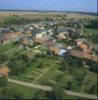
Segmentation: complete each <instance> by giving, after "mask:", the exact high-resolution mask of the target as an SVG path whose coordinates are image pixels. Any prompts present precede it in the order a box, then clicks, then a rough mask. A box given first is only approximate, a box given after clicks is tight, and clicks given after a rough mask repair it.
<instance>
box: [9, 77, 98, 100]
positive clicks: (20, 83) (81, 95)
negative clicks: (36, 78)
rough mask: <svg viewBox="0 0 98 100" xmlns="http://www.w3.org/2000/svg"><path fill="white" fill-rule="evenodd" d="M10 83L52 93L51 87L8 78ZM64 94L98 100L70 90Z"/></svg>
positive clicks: (95, 97) (92, 96) (93, 96)
mask: <svg viewBox="0 0 98 100" xmlns="http://www.w3.org/2000/svg"><path fill="white" fill-rule="evenodd" d="M8 82H11V83H16V84H19V85H23V86H27V87H30V88H36V89H40V90H44V91H52V87H50V86H45V85H44V86H43V85H37V84H33V83H27V82H23V81H19V80H14V79H10V78H8ZM64 92H65V93H66V94H68V95H72V96H77V97H83V98H88V99H93V100H97V96H96V95H90V94H84V93H79V92H74V91H68V90H65V91H64Z"/></svg>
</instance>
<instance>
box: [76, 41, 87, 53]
mask: <svg viewBox="0 0 98 100" xmlns="http://www.w3.org/2000/svg"><path fill="white" fill-rule="evenodd" d="M77 46H79V47H80V48H81V49H82V50H83V51H84V52H86V51H87V49H88V48H89V47H88V45H86V44H85V43H83V42H81V41H77Z"/></svg>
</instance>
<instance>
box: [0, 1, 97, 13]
mask: <svg viewBox="0 0 98 100" xmlns="http://www.w3.org/2000/svg"><path fill="white" fill-rule="evenodd" d="M0 9H10V10H53V11H54V10H55V11H82V12H97V0H0Z"/></svg>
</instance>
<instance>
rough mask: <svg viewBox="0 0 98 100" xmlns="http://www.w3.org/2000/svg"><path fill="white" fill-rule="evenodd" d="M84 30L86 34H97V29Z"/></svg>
mask: <svg viewBox="0 0 98 100" xmlns="http://www.w3.org/2000/svg"><path fill="white" fill-rule="evenodd" d="M85 30H86V31H87V32H88V34H90V33H92V34H98V30H97V29H89V28H86V29H85Z"/></svg>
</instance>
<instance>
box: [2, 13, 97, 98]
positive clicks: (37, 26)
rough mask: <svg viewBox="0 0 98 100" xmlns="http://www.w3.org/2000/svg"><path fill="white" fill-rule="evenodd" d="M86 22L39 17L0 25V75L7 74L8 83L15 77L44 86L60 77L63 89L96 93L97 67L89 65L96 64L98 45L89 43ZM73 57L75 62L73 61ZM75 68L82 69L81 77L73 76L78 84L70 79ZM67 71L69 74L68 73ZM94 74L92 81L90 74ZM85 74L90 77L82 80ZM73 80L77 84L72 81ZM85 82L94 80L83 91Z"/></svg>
mask: <svg viewBox="0 0 98 100" xmlns="http://www.w3.org/2000/svg"><path fill="white" fill-rule="evenodd" d="M57 16H59V15H57ZM64 17H66V16H65V15H64ZM87 22H89V19H88V18H85V20H84V19H74V18H72V19H69V20H68V19H67V20H66V19H65V18H62V19H49V18H48V21H46V20H40V21H38V22H30V23H29V24H25V25H16V24H14V25H11V26H7V27H0V77H6V78H7V80H8V82H11V83H15V80H18V81H23V82H28V83H33V84H40V85H46V86H54V85H55V84H56V83H58V84H60V81H59V80H60V79H62V80H61V81H62V83H63V86H64V89H67V90H73V91H76V92H81V93H87V94H89V95H91V94H92V95H95V93H96V87H97V85H96V84H95V83H96V79H95V76H96V75H97V72H98V68H97V69H96V68H95V69H94V70H93V71H94V72H92V71H91V70H92V69H93V67H94V66H90V65H89V64H90V63H94V64H95V65H96V66H98V45H96V44H93V43H91V42H90V41H89V39H88V38H87V34H92V33H90V32H87V31H84V30H85V23H87ZM69 26H70V27H69ZM71 26H72V27H71ZM73 26H74V27H73ZM22 59H23V61H21V60H22ZM75 59H77V61H76V62H75V61H72V60H75ZM78 60H79V61H78ZM67 62H69V65H68V64H67ZM72 62H73V63H72ZM74 64H76V66H77V68H75V67H74ZM32 66H33V67H32ZM59 66H61V67H60V68H59ZM64 66H67V67H64ZM68 66H71V68H72V69H71V68H70V67H68ZM15 67H16V69H15ZM78 67H79V68H78ZM33 69H34V71H33ZM59 69H60V70H61V71H59ZM75 69H76V70H77V71H79V70H80V71H79V72H80V73H81V72H82V74H81V75H80V76H81V77H78V73H79V72H77V73H76V76H75V77H76V81H79V82H80V83H77V82H76V81H75V80H74V79H73V78H72V77H74V75H73V74H74V73H75V71H74V70H75ZM49 71H50V72H49ZM64 71H65V72H64ZM70 71H72V75H70V74H69V73H71V72H70ZM29 72H30V73H29ZM25 73H26V74H25ZM55 75H56V76H55ZM67 75H68V76H67ZM82 75H83V77H82ZM93 75H94V80H93V78H92V79H90V77H89V76H91V77H93ZM65 76H66V77H65ZM85 76H87V77H89V78H88V79H85ZM53 77H54V78H53ZM61 77H62V78H61ZM67 77H69V79H68V78H67ZM64 80H67V81H66V82H65V81H64ZM71 80H72V81H71ZM86 80H87V81H86ZM63 81H64V82H63ZM73 81H74V82H76V84H73ZM84 81H86V82H89V81H92V82H93V81H95V83H94V84H93V83H92V82H91V83H92V85H91V88H90V87H88V88H90V90H86V89H85V88H86V87H87V85H86V82H84ZM71 82H72V83H71ZM82 82H84V83H83V84H82ZM16 83H18V82H16ZM79 84H80V85H79ZM69 85H70V86H69ZM75 85H76V88H75V87H74V86H75ZM77 85H78V86H77ZM82 85H83V86H82ZM81 87H82V89H81ZM92 88H93V89H92ZM42 90H44V89H42ZM66 94H67V92H66ZM67 95H68V94H67ZM69 95H70V93H69ZM88 97H89V96H88ZM81 98H82V97H81ZM83 98H85V97H83ZM91 98H94V97H93V96H92V97H91ZM95 98H96V96H95Z"/></svg>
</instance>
